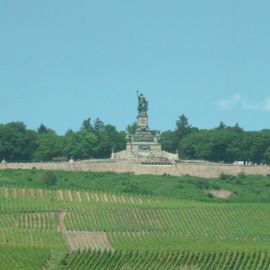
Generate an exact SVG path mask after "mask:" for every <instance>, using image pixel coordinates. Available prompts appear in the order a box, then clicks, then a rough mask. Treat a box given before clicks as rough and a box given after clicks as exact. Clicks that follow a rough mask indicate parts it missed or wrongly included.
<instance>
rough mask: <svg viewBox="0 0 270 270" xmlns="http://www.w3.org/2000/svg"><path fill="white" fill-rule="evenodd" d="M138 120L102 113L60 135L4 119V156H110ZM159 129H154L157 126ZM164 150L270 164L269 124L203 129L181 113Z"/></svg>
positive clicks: (0, 134)
mask: <svg viewBox="0 0 270 270" xmlns="http://www.w3.org/2000/svg"><path fill="white" fill-rule="evenodd" d="M135 130H136V123H133V124H131V125H129V126H128V127H127V129H126V131H118V130H117V129H116V127H115V126H113V125H111V124H105V123H104V122H103V121H101V120H100V119H99V118H97V119H96V120H95V121H93V122H92V121H91V119H90V118H88V119H86V120H84V121H83V123H82V125H81V128H80V130H78V131H73V130H67V132H66V133H65V134H64V135H58V134H57V133H56V132H55V131H54V130H52V129H50V128H48V127H46V126H45V125H43V124H41V125H40V126H39V128H38V129H37V130H32V129H28V128H27V127H26V125H25V124H24V123H23V122H10V123H6V124H0V160H2V159H5V160H7V161H8V162H22V161H50V160H53V159H57V158H61V157H65V158H66V159H70V158H74V159H76V160H78V159H90V158H109V157H110V155H111V153H112V151H115V152H118V151H121V150H123V149H125V147H126V132H129V133H133V132H135ZM153 132H154V131H153ZM160 143H161V146H162V149H163V150H166V151H169V152H173V153H175V152H178V153H179V156H180V157H181V158H182V159H199V160H208V161H214V162H220V161H222V162H226V163H232V162H234V161H236V160H239V161H249V162H253V163H257V164H261V163H264V164H270V129H264V130H261V131H245V130H244V129H242V128H241V127H240V126H239V125H238V124H236V125H235V126H226V125H225V124H224V123H223V122H221V123H220V124H219V125H218V126H217V127H215V128H212V129H199V128H197V127H193V126H192V125H190V124H189V122H188V119H187V117H186V116H185V115H183V114H182V115H181V116H179V118H178V119H177V121H176V126H175V129H174V130H167V131H164V132H161V133H160Z"/></svg>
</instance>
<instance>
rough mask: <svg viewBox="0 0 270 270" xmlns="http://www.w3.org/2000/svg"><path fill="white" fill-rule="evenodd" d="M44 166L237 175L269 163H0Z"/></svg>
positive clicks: (259, 171) (267, 169)
mask: <svg viewBox="0 0 270 270" xmlns="http://www.w3.org/2000/svg"><path fill="white" fill-rule="evenodd" d="M32 168H36V169H44V170H66V171H96V172H118V173H121V172H133V173H135V174H155V175H162V174H169V175H176V176H181V175H187V174H189V175H193V176H201V177H208V178H211V177H218V176H219V175H220V173H225V174H231V175H237V174H239V173H241V172H243V173H245V174H249V175H266V174H270V166H239V165H226V164H219V163H176V164H174V165H142V164H139V163H132V162H127V161H113V160H95V161H80V162H74V163H69V162H63V163H55V162H44V163H41V162H38V163H7V164H0V169H32Z"/></svg>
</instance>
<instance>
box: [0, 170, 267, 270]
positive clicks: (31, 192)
mask: <svg viewBox="0 0 270 270" xmlns="http://www.w3.org/2000/svg"><path fill="white" fill-rule="evenodd" d="M42 174H44V172H43V171H36V170H29V171H22V170H17V171H9V170H7V171H0V269H27V270H28V269H43V270H45V269H57V270H58V269H59V270H60V269H83V270H84V269H104V270H105V269H115V270H121V269H122V270H124V269H125V270H127V269H134V270H137V269H156V270H160V269H164V270H166V269H167V270H172V269H175V270H176V269H224V270H226V269H235V270H238V269H243V270H244V269H245V270H246V269H256V270H261V269H268V270H269V269H270V204H269V203H268V201H267V195H268V196H269V178H268V177H266V176H265V177H263V176H261V177H257V178H256V177H255V176H244V175H240V176H238V177H231V176H222V177H221V179H208V180H207V179H201V178H194V177H189V176H186V177H183V178H180V177H170V176H159V177H157V176H150V175H149V176H148V175H147V176H135V175H129V174H113V173H107V174H106V173H71V172H70V173H68V172H55V174H56V175H57V178H58V181H57V183H56V184H55V185H54V186H46V185H44V183H42V182H41V181H40V179H41V178H42ZM30 178H31V180H29V179H30ZM99 180H100V182H99ZM181 180H182V183H181ZM252 180H254V183H253V184H252V183H251V182H252ZM106 181H107V182H106ZM123 181H124V182H125V183H126V184H125V186H131V187H132V186H134V183H137V188H136V189H135V191H134V190H129V191H126V192H124V191H123V190H121V189H120V191H121V192H116V191H117V186H122V182H123ZM162 181H163V183H162V184H161V185H159V183H161V182H162ZM202 181H205V184H202ZM71 183H73V185H70V184H71ZM131 183H133V185H132V184H131ZM140 183H142V184H140ZM175 184H177V185H178V184H182V188H180V189H179V190H180V191H179V193H177V191H175V190H174V192H171V193H170V192H169V190H170V189H173V186H174V185H175ZM214 185H216V187H217V185H219V188H222V189H225V188H226V189H229V190H231V191H232V188H237V187H238V192H234V195H233V196H232V197H231V198H228V199H225V200H223V201H222V199H216V198H213V197H210V196H208V193H207V192H206V191H207V188H214ZM135 186H136V185H135ZM147 186H149V187H151V186H152V193H154V195H149V194H147V192H146V190H147V189H146V187H147ZM255 187H256V188H257V190H255V194H257V197H256V196H255V195H254V194H253V193H252V190H253V189H255ZM158 188H159V189H158ZM140 190H143V191H144V192H139V191H140ZM258 190H261V192H258ZM235 191H236V190H235ZM181 194H186V196H184V197H183V198H181ZM196 195H198V196H196ZM255 198H256V200H255ZM268 199H269V198H268Z"/></svg>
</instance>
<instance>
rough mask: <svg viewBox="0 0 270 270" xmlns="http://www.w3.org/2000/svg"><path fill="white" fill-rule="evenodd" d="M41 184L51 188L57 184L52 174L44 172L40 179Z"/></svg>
mask: <svg viewBox="0 0 270 270" xmlns="http://www.w3.org/2000/svg"><path fill="white" fill-rule="evenodd" d="M41 182H42V183H43V184H45V185H47V186H53V185H55V184H56V182H57V177H56V175H55V174H54V173H53V172H50V171H46V172H44V174H43V175H42V177H41Z"/></svg>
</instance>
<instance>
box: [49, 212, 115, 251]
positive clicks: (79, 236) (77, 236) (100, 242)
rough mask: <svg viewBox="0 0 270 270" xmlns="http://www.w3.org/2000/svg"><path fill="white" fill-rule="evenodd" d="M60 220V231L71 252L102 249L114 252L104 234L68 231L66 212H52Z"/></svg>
mask: <svg viewBox="0 0 270 270" xmlns="http://www.w3.org/2000/svg"><path fill="white" fill-rule="evenodd" d="M52 214H54V215H56V217H57V219H58V228H59V231H60V232H62V233H63V235H64V237H65V239H66V243H67V245H68V247H69V249H70V250H78V249H100V250H113V248H112V246H111V244H110V242H109V239H108V237H107V234H106V233H104V232H88V231H67V230H66V226H65V223H64V219H65V214H66V213H65V211H60V212H52Z"/></svg>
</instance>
